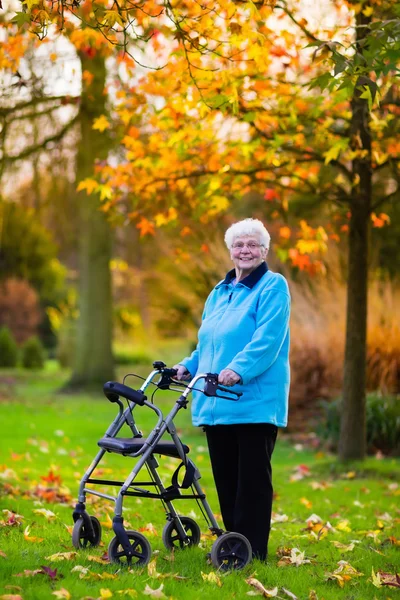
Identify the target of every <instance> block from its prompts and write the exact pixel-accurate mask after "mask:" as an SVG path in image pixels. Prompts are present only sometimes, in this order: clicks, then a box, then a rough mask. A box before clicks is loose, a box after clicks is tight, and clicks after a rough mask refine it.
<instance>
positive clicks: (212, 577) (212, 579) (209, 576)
mask: <svg viewBox="0 0 400 600" xmlns="http://www.w3.org/2000/svg"><path fill="white" fill-rule="evenodd" d="M200 572H201V577H202V579H203V581H208V582H209V583H215V585H217V586H218V587H222V581H221V579H220V578H219V577H218V575H217V574H216V573H214V571H211V572H210V573H203V571H200Z"/></svg>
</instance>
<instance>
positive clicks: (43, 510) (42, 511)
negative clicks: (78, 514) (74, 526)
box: [32, 508, 57, 521]
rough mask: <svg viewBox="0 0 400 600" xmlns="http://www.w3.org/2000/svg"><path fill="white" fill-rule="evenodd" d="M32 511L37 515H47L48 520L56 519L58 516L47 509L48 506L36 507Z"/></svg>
mask: <svg viewBox="0 0 400 600" xmlns="http://www.w3.org/2000/svg"><path fill="white" fill-rule="evenodd" d="M32 512H33V513H35V515H41V516H42V517H45V519H46V520H47V521H54V519H56V518H57V517H56V515H55V514H54V513H53V512H51V510H47V509H46V508H35V509H34V510H33V511H32Z"/></svg>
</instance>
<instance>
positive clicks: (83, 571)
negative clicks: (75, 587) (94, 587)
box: [71, 565, 90, 579]
mask: <svg viewBox="0 0 400 600" xmlns="http://www.w3.org/2000/svg"><path fill="white" fill-rule="evenodd" d="M71 573H79V579H83V578H84V577H85V575H87V574H88V573H90V571H89V569H88V568H87V567H83V566H82V565H76V566H75V567H73V568H72V569H71Z"/></svg>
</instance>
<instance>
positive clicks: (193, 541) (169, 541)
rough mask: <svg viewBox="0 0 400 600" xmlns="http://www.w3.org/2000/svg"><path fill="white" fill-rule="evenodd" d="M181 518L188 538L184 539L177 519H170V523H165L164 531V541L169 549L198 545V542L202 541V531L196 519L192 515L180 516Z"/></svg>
mask: <svg viewBox="0 0 400 600" xmlns="http://www.w3.org/2000/svg"><path fill="white" fill-rule="evenodd" d="M179 519H180V522H181V523H182V526H183V529H184V530H185V532H186V539H182V537H181V535H180V534H179V531H178V528H177V526H176V524H175V521H174V520H172V521H168V523H166V524H165V526H164V529H163V532H162V541H163V544H164V546H165V547H166V548H167V550H173V549H174V548H188V547H189V546H197V544H198V543H199V542H200V536H201V532H200V527H199V526H198V525H197V523H196V521H194V520H193V519H191V518H190V517H181V516H180V517H179Z"/></svg>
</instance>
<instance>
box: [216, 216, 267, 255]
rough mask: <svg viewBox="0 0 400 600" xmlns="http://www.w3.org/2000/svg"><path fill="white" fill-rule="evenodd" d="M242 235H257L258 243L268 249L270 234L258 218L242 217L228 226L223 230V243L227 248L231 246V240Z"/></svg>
mask: <svg viewBox="0 0 400 600" xmlns="http://www.w3.org/2000/svg"><path fill="white" fill-rule="evenodd" d="M243 235H258V236H259V239H260V244H261V245H262V246H265V248H266V249H267V250H268V249H269V244H270V241H271V236H270V235H269V233H268V231H267V229H266V228H265V227H264V225H263V224H262V223H261V221H259V220H258V219H243V221H238V222H237V223H234V224H233V225H231V226H230V227H229V229H227V230H226V232H225V244H226V245H227V246H228V248H229V250H230V249H231V248H232V245H233V242H234V241H235V239H236V238H238V237H242V236H243Z"/></svg>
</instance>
